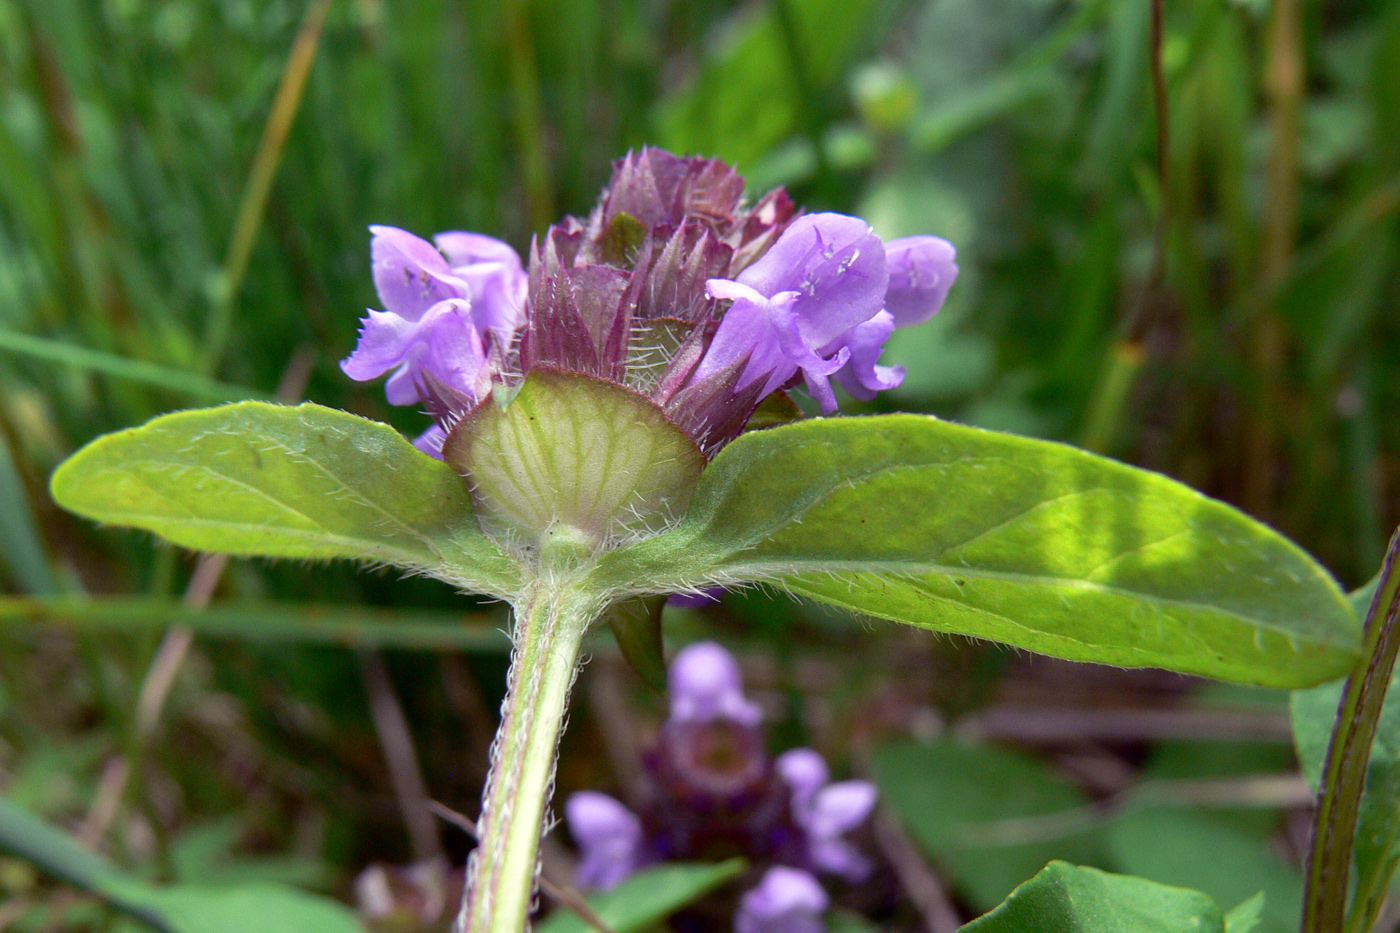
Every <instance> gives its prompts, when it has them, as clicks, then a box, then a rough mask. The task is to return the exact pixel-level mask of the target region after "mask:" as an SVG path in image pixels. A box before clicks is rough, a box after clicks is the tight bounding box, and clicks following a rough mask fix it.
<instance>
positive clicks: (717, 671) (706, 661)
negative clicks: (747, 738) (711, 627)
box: [668, 641, 762, 726]
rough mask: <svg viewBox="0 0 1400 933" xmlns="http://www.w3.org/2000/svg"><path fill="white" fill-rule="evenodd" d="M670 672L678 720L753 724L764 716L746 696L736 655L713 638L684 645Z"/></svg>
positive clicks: (672, 661)
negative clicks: (713, 640) (728, 721)
mask: <svg viewBox="0 0 1400 933" xmlns="http://www.w3.org/2000/svg"><path fill="white" fill-rule="evenodd" d="M669 675H670V676H669V678H668V687H669V692H670V694H671V718H672V719H673V720H676V721H677V722H691V721H696V722H710V721H712V720H715V719H727V720H731V721H733V722H737V723H740V724H741V725H745V726H752V725H756V724H757V723H758V721H759V720H760V719H761V718H762V714H761V713H760V711H759V708H758V706H757V704H755V703H752V702H750V701H749V700H747V699H745V698H744V684H743V678H742V677H741V675H740V673H739V665H738V663H737V662H736V661H735V660H734V656H733V655H731V654H730V653H729V652H728V651H725V650H724V649H723V648H721V647H720V646H719V645H717V644H715V643H714V642H712V641H702V642H696V643H695V644H693V645H688V646H686V647H685V648H683V649H682V650H681V651H680V652H679V653H678V654H677V655H676V656H675V657H674V658H673V659H672V660H671V668H670V671H669Z"/></svg>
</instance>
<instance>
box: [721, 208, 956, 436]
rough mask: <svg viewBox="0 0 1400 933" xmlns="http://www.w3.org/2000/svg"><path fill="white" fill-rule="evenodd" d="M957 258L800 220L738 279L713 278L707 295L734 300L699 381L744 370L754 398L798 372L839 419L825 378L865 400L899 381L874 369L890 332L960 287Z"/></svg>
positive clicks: (843, 219)
mask: <svg viewBox="0 0 1400 933" xmlns="http://www.w3.org/2000/svg"><path fill="white" fill-rule="evenodd" d="M953 257H954V250H953V246H952V244H950V243H949V242H948V241H946V240H942V239H939V238H938V237H933V236H916V237H905V238H904V239H900V240H894V241H892V242H890V243H888V244H884V243H881V242H880V239H879V237H877V236H875V234H874V233H873V232H872V231H871V230H870V227H869V225H868V224H866V223H865V221H863V220H860V219H859V218H857V217H848V216H846V215H844V214H811V215H808V216H806V217H801V218H798V219H797V220H795V221H793V223H792V224H791V225H790V226H789V227H788V228H787V229H786V230H785V231H784V232H783V234H782V236H780V237H779V238H778V241H777V242H776V243H774V244H773V247H772V248H771V249H770V250H769V251H768V252H767V253H765V254H764V255H763V257H762V258H761V259H759V260H758V261H757V262H756V263H754V264H753V265H752V266H749V267H748V268H747V269H745V270H744V271H743V272H741V273H740V274H739V276H738V278H736V279H732V280H731V279H711V280H710V281H709V282H708V292H709V294H710V295H711V296H712V297H714V298H719V299H723V300H727V301H732V302H733V305H732V306H731V307H730V309H729V310H728V311H727V312H725V315H724V317H723V318H722V319H721V321H720V325H719V330H718V331H717V332H716V334H715V339H714V342H713V343H711V345H710V348H709V351H708V353H707V354H706V356H705V358H704V360H702V361H701V363H700V366H699V367H698V369H697V370H696V375H695V378H697V379H702V378H705V377H707V376H712V375H714V374H715V373H718V372H720V371H722V370H723V369H725V368H726V367H728V366H731V365H734V364H735V363H736V362H739V361H744V369H743V373H742V375H741V376H740V378H739V381H738V383H737V385H736V389H743V388H744V387H746V386H748V385H751V384H753V383H754V382H757V381H759V380H763V388H762V391H761V392H760V397H762V396H765V395H768V394H769V393H771V392H774V391H776V390H777V389H780V388H782V387H784V386H785V385H788V384H790V381H791V380H792V379H793V378H794V377H795V376H796V375H797V374H798V373H799V372H800V373H801V374H802V378H803V380H804V381H805V382H806V383H807V389H808V391H809V392H811V393H812V396H813V398H815V399H817V401H818V402H820V403H821V406H822V411H823V412H824V413H826V414H828V415H829V414H831V413H832V412H834V411H835V410H836V396H835V395H834V394H833V393H832V390H831V384H830V382H829V379H830V377H832V376H835V377H836V379H837V381H838V382H840V383H841V384H842V385H843V386H845V388H846V390H847V391H849V392H850V393H851V394H852V395H853V396H855V397H856V398H858V399H862V400H865V401H869V400H870V399H873V398H874V397H875V393H877V392H880V391H883V390H885V389H893V388H895V387H897V386H898V385H899V384H900V383H901V382H902V381H903V380H904V370H903V368H902V367H886V366H880V365H878V360H879V358H880V353H881V351H882V350H883V349H884V346H885V341H886V340H888V339H889V336H890V334H891V333H892V332H893V331H894V329H895V328H896V327H907V326H909V325H912V324H918V323H921V322H923V321H926V320H928V319H929V318H931V317H933V315H934V314H936V313H937V312H938V310H939V308H941V307H942V306H943V301H944V299H945V298H946V297H947V295H948V289H949V288H951V287H952V284H953V280H954V279H956V278H957V274H958V267H957V265H956V264H955V263H954V262H953Z"/></svg>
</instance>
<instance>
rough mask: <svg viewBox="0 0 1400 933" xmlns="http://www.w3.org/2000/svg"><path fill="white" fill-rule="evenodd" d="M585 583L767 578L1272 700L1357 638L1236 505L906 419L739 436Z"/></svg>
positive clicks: (1084, 458)
mask: <svg viewBox="0 0 1400 933" xmlns="http://www.w3.org/2000/svg"><path fill="white" fill-rule="evenodd" d="M599 574H600V576H601V577H602V578H603V580H604V581H605V582H606V583H607V584H611V585H617V586H619V587H627V586H628V585H629V584H636V583H637V581H639V580H640V581H642V585H643V586H645V587H646V588H647V589H648V590H651V591H653V592H667V591H675V590H679V589H684V588H688V587H694V586H704V585H708V584H713V583H738V582H744V581H766V582H770V583H774V584H776V585H780V586H783V587H785V588H787V589H788V590H790V591H791V592H793V593H795V594H797V595H799V596H806V597H809V598H811V599H816V600H819V601H821V602H826V603H830V604H832V605H835V606H840V607H843V608H846V609H850V610H853V611H856V612H863V613H866V614H868V615H872V616H877V617H881V618H886V619H893V620H896V621H901V622H907V623H911V624H914V625H919V626H923V627H926V628H930V629H934V630H936V631H944V632H959V633H962V634H966V635H972V636H976V637H980V638H989V639H992V640H995V641H1000V642H1004V643H1007V644H1011V645H1016V646H1018V647H1022V648H1028V649H1030V650H1032V651H1037V652H1041V653H1043V654H1050V655H1055V656H1058V657H1063V658H1068V659H1071V660H1076V661H1095V662H1099V663H1105V664H1116V665H1121V666H1124V667H1163V668H1168V669H1171V670H1178V671H1184V672H1187V673H1194V674H1203V675H1207V676H1211V677H1217V678H1220V679H1223V680H1234V681H1240V682H1246V683H1257V684H1262V685H1269V686H1299V685H1311V684H1314V683H1317V682H1319V681H1322V680H1327V679H1329V678H1332V677H1336V676H1338V675H1339V674H1341V673H1343V672H1345V671H1346V670H1347V668H1348V667H1349V666H1350V665H1351V664H1352V662H1353V661H1354V659H1355V656H1356V645H1357V642H1358V631H1357V624H1356V618H1355V616H1354V615H1353V613H1352V612H1351V611H1350V609H1349V607H1348V606H1347V603H1346V600H1345V598H1344V597H1343V595H1342V593H1341V591H1340V590H1338V588H1337V586H1336V583H1335V582H1334V581H1333V580H1332V578H1331V577H1330V576H1329V575H1328V573H1327V572H1326V571H1325V570H1324V569H1323V568H1321V567H1320V566H1318V565H1317V564H1316V563H1315V562H1314V561H1313V560H1312V559H1311V558H1309V557H1308V556H1307V555H1306V554H1305V553H1303V552H1302V551H1301V550H1300V549H1299V548H1297V547H1296V546H1295V545H1294V544H1292V543H1291V542H1289V541H1288V540H1286V539H1285V538H1283V537H1281V536H1279V535H1278V534H1276V533H1275V532H1273V531H1271V530H1270V529H1268V528H1266V527H1265V526H1263V525H1261V524H1259V523H1258V522H1255V521H1253V520H1251V519H1250V518H1248V517H1247V516H1245V515H1243V514H1241V513H1240V512H1238V511H1236V510H1235V509H1233V508H1231V507H1229V506H1227V505H1225V504H1223V503H1221V502H1217V501H1214V500H1212V499H1208V498H1206V497H1205V496H1202V495H1200V494H1199V493H1197V492H1195V491H1193V490H1191V489H1190V488H1188V487H1186V486H1183V485H1182V484H1180V483H1177V482H1174V481H1173V480H1170V479H1168V478H1166V477H1164V476H1161V475H1158V474H1156V473H1151V472H1148V471H1146V470H1140V469H1135V468H1133V467H1129V466H1125V465H1123V464H1121V463H1116V462H1114V461H1112V460H1107V459H1105V458H1102V457H1098V456H1095V455H1092V454H1088V453H1085V452H1083V451H1080V450H1076V449H1074V448H1072V447H1068V446H1065V445H1062V444H1056V443H1050V442H1047V441H1039V440H1033V439H1030V438H1024V437H1016V436H1013V435H1007V434H999V433H996V432H992V431H984V430H980V429H977V428H971V427H966V426H962V425H956V424H950V423H948V422H944V421H940V420H938V419H936V418H930V417H924V416H917V415H883V416H875V417H866V418H839V419H812V420H810V421H803V422H798V423H796V424H790V425H785V426H783V427H778V428H774V429H772V430H769V431H762V432H758V433H754V434H748V435H744V436H742V437H740V438H739V439H738V440H736V441H735V442H734V443H732V444H730V445H729V446H728V447H726V448H725V449H724V450H723V451H721V452H720V454H719V455H718V456H717V457H716V458H715V460H714V462H713V463H711V464H710V466H709V468H708V469H707V470H706V471H705V474H704V476H703V477H702V479H701V483H700V487H699V489H697V490H696V493H695V496H694V498H693V500H692V503H691V508H690V513H689V514H688V515H687V517H686V519H685V520H684V521H683V522H682V523H681V525H680V526H678V527H677V528H676V529H674V530H673V531H671V532H670V533H668V534H665V535H662V536H659V537H657V538H653V539H651V540H648V541H643V542H641V543H639V544H638V545H636V546H634V547H631V548H627V549H622V550H619V551H616V552H613V553H612V554H609V555H606V556H605V557H604V558H603V559H602V560H601V561H600V565H599ZM637 588H639V589H640V588H641V587H640V586H639V587H637ZM634 591H635V590H634Z"/></svg>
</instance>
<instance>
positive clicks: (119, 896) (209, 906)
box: [99, 882, 364, 933]
mask: <svg viewBox="0 0 1400 933" xmlns="http://www.w3.org/2000/svg"><path fill="white" fill-rule="evenodd" d="M99 893H101V894H103V895H105V896H107V897H108V898H109V899H111V900H112V901H113V902H114V903H115V904H116V905H117V906H119V907H121V908H122V909H124V910H130V909H131V908H133V907H135V908H140V909H143V910H145V911H146V912H148V913H149V914H150V915H153V916H155V917H158V918H160V921H161V923H160V926H162V927H164V928H165V929H167V930H169V931H170V933H364V927H363V926H362V925H361V924H360V921H359V920H358V919H357V918H356V917H355V914H354V912H353V911H351V910H350V909H349V908H348V907H345V906H344V905H343V904H339V903H337V902H335V901H332V900H329V899H327V898H322V897H314V896H312V895H309V894H304V893H302V892H301V891H297V890H295V889H293V888H288V887H286V886H284V885H280V884H242V885H238V886H236V887H216V886H213V885H198V884H173V885H168V886H165V887H159V888H155V887H150V886H148V885H144V884H139V883H137V882H129V883H128V882H123V883H121V884H119V885H114V886H112V887H110V888H107V889H104V890H102V891H100V892H99Z"/></svg>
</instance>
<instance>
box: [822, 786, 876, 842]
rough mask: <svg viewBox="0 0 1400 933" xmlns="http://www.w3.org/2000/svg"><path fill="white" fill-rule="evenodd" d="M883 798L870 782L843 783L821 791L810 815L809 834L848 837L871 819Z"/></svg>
mask: <svg viewBox="0 0 1400 933" xmlns="http://www.w3.org/2000/svg"><path fill="white" fill-rule="evenodd" d="M878 796H879V794H878V792H877V791H876V790H875V785H874V784H871V783H870V782H869V781H841V782H840V783H838V784H828V785H827V786H826V787H823V788H822V789H821V790H819V791H817V793H816V796H814V797H813V798H812V802H811V807H810V808H809V809H808V811H807V817H806V819H805V821H804V822H805V823H806V826H807V830H808V832H810V833H811V834H812V835H813V836H817V837H821V838H827V839H830V838H835V837H836V836H840V835H842V834H843V833H847V832H849V831H851V830H853V829H855V828H856V827H857V826H859V825H860V824H861V823H864V822H865V820H866V818H867V817H869V816H870V811H871V810H874V809H875V800H876V798H877V797H878Z"/></svg>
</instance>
